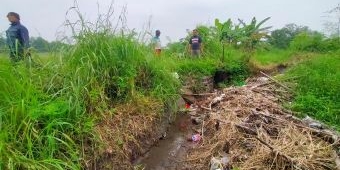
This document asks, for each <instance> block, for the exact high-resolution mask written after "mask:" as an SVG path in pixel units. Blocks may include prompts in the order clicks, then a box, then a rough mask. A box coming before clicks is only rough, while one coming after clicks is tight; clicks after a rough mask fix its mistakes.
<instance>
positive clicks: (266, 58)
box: [252, 48, 295, 65]
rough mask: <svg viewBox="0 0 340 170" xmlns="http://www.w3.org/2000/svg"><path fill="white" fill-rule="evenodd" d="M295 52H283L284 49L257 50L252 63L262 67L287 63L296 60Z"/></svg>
mask: <svg viewBox="0 0 340 170" xmlns="http://www.w3.org/2000/svg"><path fill="white" fill-rule="evenodd" d="M294 53H295V52H294V51H293V50H289V49H287V50H282V49H275V48H273V49H270V50H269V51H268V50H257V52H256V53H255V55H254V56H253V57H252V61H254V62H257V63H259V64H261V65H273V64H274V65H276V64H283V63H287V62H289V61H290V60H292V59H293V58H294Z"/></svg>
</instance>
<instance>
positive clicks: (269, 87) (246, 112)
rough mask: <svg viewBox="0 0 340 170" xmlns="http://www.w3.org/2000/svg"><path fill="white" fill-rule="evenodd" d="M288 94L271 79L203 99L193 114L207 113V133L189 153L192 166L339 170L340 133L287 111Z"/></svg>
mask: <svg viewBox="0 0 340 170" xmlns="http://www.w3.org/2000/svg"><path fill="white" fill-rule="evenodd" d="M288 91H289V88H288V87H286V86H284V85H282V84H280V83H278V82H275V81H274V79H272V78H271V77H269V76H267V77H261V78H257V79H251V80H249V81H248V82H247V85H246V86H243V87H230V88H226V89H224V90H223V91H221V92H216V93H215V94H213V95H210V97H207V98H206V99H204V100H200V101H197V102H196V105H197V107H196V109H193V110H191V113H190V114H191V115H196V116H197V115H200V116H201V117H202V115H204V116H203V117H204V120H203V122H202V123H201V125H202V129H203V130H202V131H203V132H204V133H203V134H202V137H203V138H202V141H201V143H200V144H198V146H197V147H194V148H192V149H191V150H190V151H189V153H188V157H187V160H186V164H187V165H188V166H187V167H190V169H208V167H210V166H211V164H212V163H211V161H213V160H214V161H215V160H222V159H221V158H227V160H228V161H227V162H226V161H224V162H223V161H220V162H218V168H220V169H245V170H249V169H261V170H262V169H263V170H266V169H268V170H269V169H274V170H275V169H277V170H282V169H299V170H323V169H326V170H333V169H339V164H338V163H337V162H339V147H340V143H339V137H338V134H336V133H335V132H333V131H331V130H327V129H326V128H324V125H322V124H320V123H318V122H316V121H313V122H310V121H309V122H308V121H303V120H300V119H298V118H296V117H294V116H293V115H292V113H291V112H290V111H288V110H286V109H284V108H283V107H282V102H281V101H286V100H288V99H289V98H291V96H290V95H289V94H290V93H289V92H288ZM316 124H317V126H315V125H316ZM215 162H216V161H215ZM216 169H217V168H216Z"/></svg>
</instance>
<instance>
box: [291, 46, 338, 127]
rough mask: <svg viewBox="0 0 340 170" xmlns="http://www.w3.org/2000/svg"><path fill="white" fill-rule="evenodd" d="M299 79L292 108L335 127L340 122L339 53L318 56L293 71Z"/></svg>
mask: <svg viewBox="0 0 340 170" xmlns="http://www.w3.org/2000/svg"><path fill="white" fill-rule="evenodd" d="M286 76H288V77H289V76H292V77H294V76H295V77H299V78H298V79H296V96H295V99H294V101H293V103H292V108H293V109H294V110H295V111H298V112H300V113H301V114H308V115H310V116H312V117H314V118H316V119H318V120H321V121H323V122H326V123H327V124H329V125H332V126H335V127H336V128H337V129H338V130H339V129H340V127H339V122H340V107H339V106H340V84H339V80H340V58H339V53H330V54H324V55H318V56H315V57H313V58H312V59H311V60H307V61H305V62H303V63H301V64H299V65H297V66H296V67H294V68H292V69H291V70H289V72H288V73H287V75H286Z"/></svg>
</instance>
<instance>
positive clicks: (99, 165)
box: [87, 97, 163, 170]
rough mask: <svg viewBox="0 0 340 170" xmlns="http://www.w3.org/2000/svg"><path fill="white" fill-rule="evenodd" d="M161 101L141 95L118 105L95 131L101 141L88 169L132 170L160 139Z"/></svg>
mask: <svg viewBox="0 0 340 170" xmlns="http://www.w3.org/2000/svg"><path fill="white" fill-rule="evenodd" d="M160 103H161V102H159V101H156V100H154V99H152V98H149V97H138V98H136V99H134V100H131V101H130V102H127V103H124V104H117V105H115V108H114V110H113V111H112V113H110V114H107V117H105V118H104V119H102V120H101V122H100V123H99V124H98V125H97V126H96V131H97V133H98V135H99V138H100V140H101V141H102V146H100V147H97V148H100V149H99V150H96V151H95V154H96V155H93V158H94V159H93V160H90V161H88V162H89V163H88V164H87V169H101V170H102V169H103V170H104V169H108V170H109V169H110V170H112V169H133V162H134V161H135V160H136V159H137V158H138V157H139V156H141V155H143V154H145V153H146V152H147V150H148V149H149V148H150V147H151V145H153V144H154V143H155V142H156V141H157V140H158V136H159V135H158V133H160V132H159V131H160V130H161V128H157V129H155V127H159V125H160V124H161V119H160V118H161V117H160V113H161V112H162V110H161V108H163V106H162V105H161V104H160Z"/></svg>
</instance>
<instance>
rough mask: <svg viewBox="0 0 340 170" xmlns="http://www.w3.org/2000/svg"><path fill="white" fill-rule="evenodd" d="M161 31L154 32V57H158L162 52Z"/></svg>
mask: <svg viewBox="0 0 340 170" xmlns="http://www.w3.org/2000/svg"><path fill="white" fill-rule="evenodd" d="M160 36H161V31H159V30H156V35H155V36H154V37H153V38H152V45H153V48H154V50H155V55H156V56H160V55H161V52H162V44H161V39H160Z"/></svg>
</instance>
